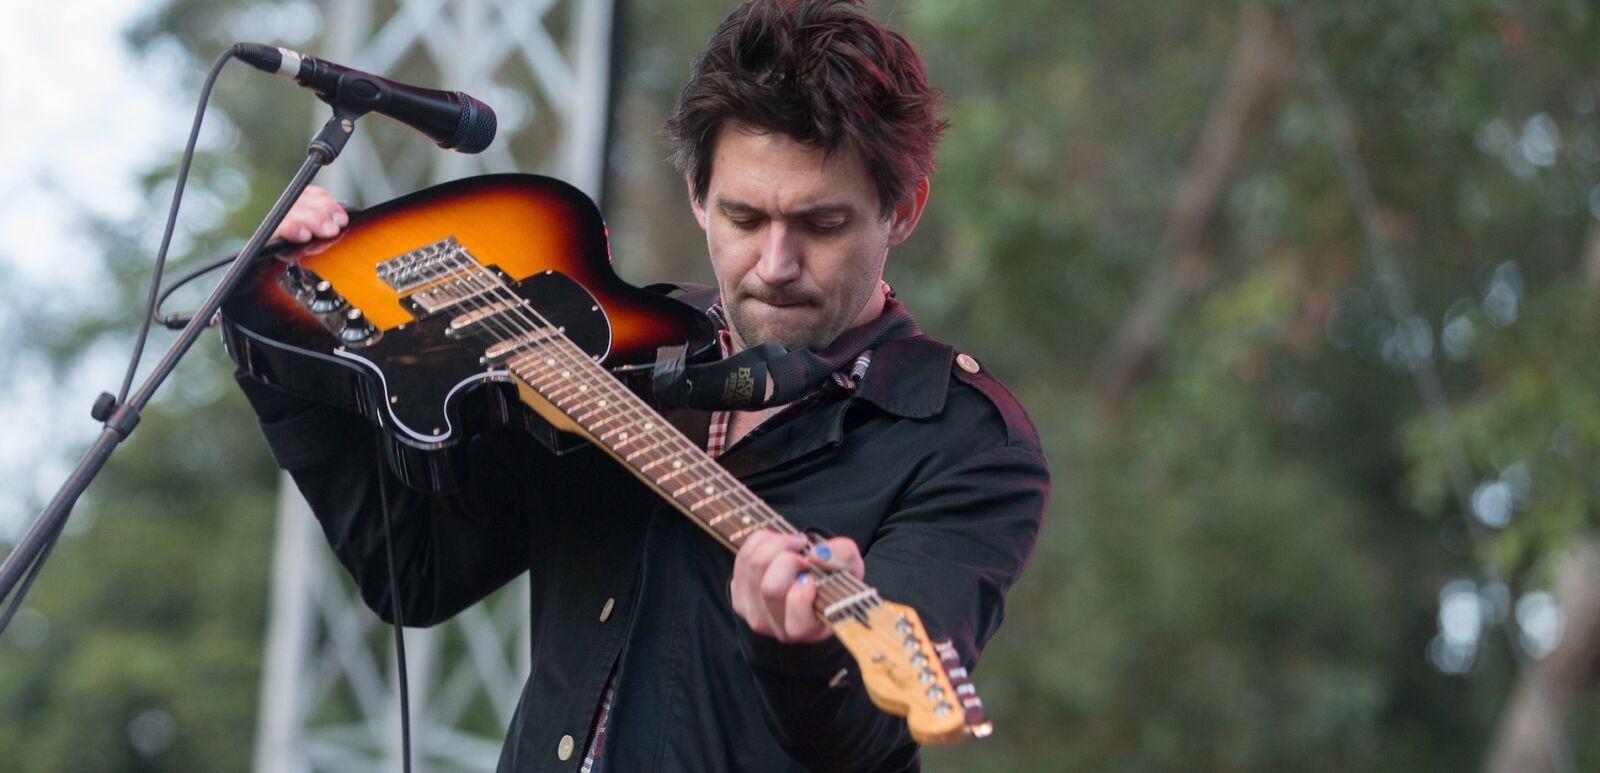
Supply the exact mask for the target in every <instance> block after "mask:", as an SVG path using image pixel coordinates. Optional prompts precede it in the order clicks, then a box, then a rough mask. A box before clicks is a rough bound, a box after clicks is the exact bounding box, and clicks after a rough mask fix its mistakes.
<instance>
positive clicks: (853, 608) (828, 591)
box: [435, 248, 881, 620]
mask: <svg viewBox="0 0 1600 773" xmlns="http://www.w3.org/2000/svg"><path fill="white" fill-rule="evenodd" d="M446 262H447V264H448V265H449V267H450V268H452V269H455V272H456V274H457V276H456V277H453V278H452V279H447V280H445V282H440V283H438V284H436V285H435V286H436V287H439V286H444V285H446V284H457V285H466V289H467V290H468V293H467V294H466V297H463V298H459V299H457V300H456V301H455V302H453V303H452V304H451V305H453V306H458V307H459V306H467V307H470V308H471V309H472V310H474V311H480V312H482V313H483V318H482V319H480V320H477V321H476V322H474V323H472V325H473V326H479V325H482V326H483V328H484V329H487V328H488V327H490V326H493V327H495V328H499V330H500V331H501V332H502V334H506V333H509V334H510V335H509V336H508V338H507V339H504V340H509V341H518V340H521V339H522V338H525V337H535V338H542V340H533V341H527V342H525V343H521V344H513V347H514V350H520V351H518V352H517V353H513V354H511V355H508V356H507V357H506V358H505V361H506V362H507V364H508V365H511V364H512V363H511V361H512V360H514V359H519V358H520V359H522V360H523V365H524V366H527V365H535V366H536V367H537V364H538V363H536V362H531V361H530V360H536V359H537V355H538V354H543V355H546V356H545V361H546V366H547V367H549V370H548V371H547V372H546V375H547V376H548V375H553V374H554V372H555V367H556V366H555V365H554V363H555V362H557V361H560V362H561V363H562V364H563V365H566V366H567V367H566V371H565V372H566V373H568V374H570V373H572V372H573V371H574V370H576V371H577V372H578V373H579V374H580V375H587V376H588V377H589V381H591V382H594V383H595V385H597V386H598V387H599V390H598V391H600V392H601V395H599V396H598V397H597V398H592V399H595V400H607V399H611V400H617V401H620V403H621V408H622V410H621V411H615V412H614V413H616V414H617V415H620V416H621V418H624V419H631V420H632V421H634V422H636V423H637V422H638V421H640V420H643V421H645V422H648V423H650V424H651V425H653V426H661V427H663V433H664V434H665V435H666V440H665V442H658V443H656V444H655V445H652V446H649V447H648V448H647V449H642V450H643V451H648V452H652V453H653V452H654V451H655V449H656V448H657V447H658V446H663V445H665V446H667V455H666V456H664V457H660V458H657V459H653V460H652V461H653V462H664V461H667V460H674V461H681V459H674V457H683V456H687V457H689V459H690V462H689V463H688V464H687V465H685V466H684V467H682V468H676V469H675V471H674V472H673V473H671V474H670V476H681V475H685V474H690V473H692V472H693V471H694V470H695V469H696V468H707V469H708V470H709V474H704V475H703V477H702V478H701V479H700V480H698V481H696V482H695V483H693V484H690V486H687V487H684V488H683V489H681V490H690V489H692V488H694V487H696V486H699V485H702V484H709V485H720V490H716V491H713V492H712V493H708V494H707V496H708V497H716V496H721V495H722V494H726V493H731V494H732V496H730V497H728V498H727V500H725V501H728V502H729V505H727V506H725V507H723V508H722V510H723V511H722V512H720V513H718V514H717V516H716V519H707V526H708V528H711V529H713V530H714V531H716V532H717V533H718V534H721V535H723V536H724V537H725V538H727V539H728V540H729V542H730V543H732V544H735V545H736V546H737V545H738V544H740V543H742V541H743V537H744V536H747V535H748V533H749V532H750V531H753V530H754V529H755V528H759V527H762V526H771V527H774V528H775V529H776V530H778V531H781V532H786V533H791V534H792V533H797V532H798V530H796V529H795V527H794V526H793V525H792V524H790V523H788V521H787V520H785V519H783V517H782V516H781V515H779V514H778V513H777V512H776V511H773V510H771V508H770V506H767V505H766V504H765V503H764V502H762V501H761V500H760V499H759V498H757V497H755V495H754V493H753V492H750V491H749V490H748V488H746V487H745V486H744V485H743V484H742V483H739V482H738V481H737V479H733V478H732V476H731V475H730V474H728V473H727V471H726V469H725V468H723V467H721V466H720V465H717V464H715V462H713V461H711V459H710V457H708V456H706V455H705V453H704V452H703V451H702V450H701V449H699V448H698V447H696V446H694V444H692V443H690V442H689V441H688V439H687V438H686V437H683V436H682V434H681V433H679V432H678V431H677V430H676V428H674V427H671V425H670V424H664V423H663V420H662V419H661V418H660V417H659V416H658V415H656V414H655V412H654V411H652V410H650V409H649V408H648V407H647V406H644V405H643V402H642V401H640V400H639V399H638V398H637V396H636V395H634V394H633V393H632V392H631V391H627V390H626V389H625V388H624V387H622V386H621V385H620V384H619V383H617V382H616V381H615V379H613V378H611V377H610V375H609V374H605V373H602V374H601V375H603V376H605V378H603V379H595V378H594V377H593V374H592V372H589V373H585V371H587V370H588V369H590V368H598V367H599V366H598V364H597V363H595V362H593V361H592V360H590V359H589V357H588V356H587V355H586V354H584V353H583V351H582V350H581V349H579V348H578V347H577V346H576V344H575V343H573V342H572V341H571V339H570V337H568V336H567V335H566V334H565V333H564V332H561V328H559V327H558V326H556V325H554V324H553V323H552V322H551V321H550V320H549V319H548V318H546V317H545V316H544V315H543V314H542V313H541V312H539V311H538V310H537V309H534V308H533V307H531V306H529V305H528V304H526V303H525V302H524V301H523V299H522V298H521V296H518V295H516V294H515V293H514V292H512V291H511V289H510V288H509V287H508V286H507V285H506V284H505V283H504V282H503V281H502V280H501V279H500V277H499V276H498V275H496V274H494V273H493V272H492V271H490V270H488V269H487V268H486V267H484V266H482V264H481V263H478V262H477V261H476V259H475V258H470V253H467V251H466V250H465V248H459V249H458V250H450V251H449V252H448V253H447V258H446ZM502 304H503V305H504V306H505V308H504V309H497V308H496V307H497V306H501V305H502ZM529 313H531V314H532V315H533V316H532V318H530V317H529V316H528V314H529ZM513 319H514V320H515V321H520V322H522V323H524V324H525V325H527V326H528V329H525V330H521V331H519V330H517V329H516V327H515V326H514V325H511V324H509V323H510V322H511V321H512V320H513ZM541 328H543V329H544V330H555V331H556V333H555V335H548V336H547V335H543V334H542V333H541ZM564 377H565V378H569V379H570V375H567V376H564ZM580 386H582V385H580ZM542 391H545V392H546V393H547V394H546V399H547V400H550V401H551V403H552V404H553V405H555V406H556V407H557V409H559V410H562V411H563V412H565V413H567V414H568V415H569V416H572V415H573V413H574V412H575V410H576V409H581V408H583V407H585V406H584V405H583V404H582V398H581V397H574V396H573V395H574V394H582V393H583V391H584V390H582V389H579V391H578V392H577V393H573V392H572V390H566V392H565V393H563V392H562V391H560V390H557V389H553V388H552V387H551V386H549V385H546V386H545V387H544V389H543V390H542ZM607 393H609V394H607ZM557 395H559V396H557ZM569 400H570V403H569V405H570V406H571V407H570V408H569V407H566V406H563V405H561V403H562V402H567V401H569ZM596 407H597V408H599V409H601V410H603V409H604V404H603V403H600V404H598V405H597V406H596ZM641 409H642V410H641ZM591 413H592V411H591ZM630 414H631V416H630ZM574 418H576V417H574ZM598 434H600V437H601V440H602V441H604V442H611V441H610V440H609V438H607V437H606V434H607V433H598ZM618 435H619V436H621V437H622V438H623V439H624V441H625V436H626V431H623V432H620V433H618ZM672 446H679V448H676V449H674V448H672ZM614 448H615V449H616V451H617V453H618V455H619V456H621V457H622V460H623V461H624V463H626V464H628V465H630V466H633V467H634V468H635V469H636V470H639V469H640V467H641V465H639V464H637V463H636V460H637V459H639V458H642V457H643V456H645V455H646V454H645V453H639V454H637V455H634V456H632V457H631V458H630V455H629V454H627V453H625V452H624V450H623V448H622V444H621V443H618V444H615V445H614ZM640 472H641V474H644V475H646V476H647V477H651V479H652V480H656V481H657V485H658V486H660V487H661V488H662V489H663V490H664V491H666V490H667V487H666V486H665V485H663V483H664V481H665V480H666V477H662V478H654V477H653V476H649V473H646V472H643V471H642V470H641V471H640ZM719 478H726V479H725V480H717V479H719ZM730 483H731V484H733V485H729V484H730ZM672 498H673V499H675V500H679V501H682V499H681V498H680V497H679V496H673V497H672ZM741 499H742V500H745V501H743V502H739V501H737V500H741ZM702 502H705V503H706V504H708V505H718V506H722V505H723V502H722V501H709V500H702ZM683 504H684V506H685V507H686V508H689V509H690V511H691V513H692V514H693V515H694V516H695V517H696V518H705V516H703V515H701V514H700V513H699V512H696V508H694V507H691V506H690V505H689V503H688V502H683ZM741 510H753V511H754V512H755V517H754V518H752V517H751V516H746V517H745V518H743V519H740V522H741V523H745V522H746V521H750V522H749V523H745V525H746V526H747V527H749V528H746V529H740V530H738V531H735V532H733V534H732V535H730V534H727V533H725V532H723V531H722V530H721V529H719V528H717V527H716V526H714V525H712V524H711V523H710V521H711V520H720V519H725V518H727V517H730V516H732V515H733V514H735V513H738V512H739V511H741ZM741 532H742V534H741ZM734 536H739V537H740V538H739V539H738V540H735V539H734ZM819 574H821V577H820V578H819V579H818V580H817V583H818V585H817V589H818V599H819V601H822V602H824V603H825V604H827V605H828V606H832V605H834V604H837V603H838V602H839V601H842V600H844V599H850V598H851V597H852V596H860V598H856V599H852V602H851V603H850V604H847V605H845V607H844V608H843V609H842V610H841V611H844V612H852V613H855V615H854V616H857V617H859V618H861V619H863V620H864V619H865V616H866V613H867V612H868V611H869V610H870V609H872V608H874V607H876V606H878V605H879V604H880V603H881V597H879V596H878V595H877V593H876V591H875V589H873V588H871V587H870V586H867V585H866V584H865V583H863V582H861V581H860V580H858V579H857V578H855V576H854V575H851V574H849V573H848V572H842V571H826V572H824V573H819ZM834 584H837V585H839V586H841V587H840V588H839V589H838V590H837V591H834V589H833V585H834ZM834 596H837V597H836V598H830V597H834Z"/></svg>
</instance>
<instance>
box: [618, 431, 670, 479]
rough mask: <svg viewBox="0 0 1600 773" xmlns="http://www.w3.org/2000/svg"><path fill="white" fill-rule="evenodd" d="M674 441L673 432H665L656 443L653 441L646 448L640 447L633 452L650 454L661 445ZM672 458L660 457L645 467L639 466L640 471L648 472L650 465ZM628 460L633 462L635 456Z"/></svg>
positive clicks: (635, 454) (635, 453) (638, 454)
mask: <svg viewBox="0 0 1600 773" xmlns="http://www.w3.org/2000/svg"><path fill="white" fill-rule="evenodd" d="M672 441H673V436H672V435H671V434H669V433H665V432H663V433H662V434H661V439H660V440H657V441H656V442H655V443H653V444H651V445H648V446H645V447H644V448H640V449H638V450H636V451H634V452H633V454H634V456H642V455H644V454H648V453H650V452H652V451H654V450H656V449H657V448H659V447H661V446H664V445H666V444H668V443H671V442H672ZM671 458H672V457H671V456H665V457H662V458H660V459H657V460H656V461H654V462H651V463H650V464H648V465H646V466H644V467H640V468H639V472H648V471H649V468H650V467H652V466H654V465H656V464H659V463H661V462H665V461H667V460H668V459H671ZM628 461H629V462H632V461H633V456H630V457H628Z"/></svg>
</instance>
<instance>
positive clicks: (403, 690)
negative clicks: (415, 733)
mask: <svg viewBox="0 0 1600 773" xmlns="http://www.w3.org/2000/svg"><path fill="white" fill-rule="evenodd" d="M377 471H378V506H379V508H380V509H381V510H382V511H383V550H384V552H385V553H387V554H388V557H389V614H390V616H391V617H392V618H394V658H395V666H396V668H397V669H398V670H399V672H400V685H399V689H400V754H401V757H400V759H401V761H402V764H403V765H404V769H405V773H411V688H410V686H409V685H408V684H407V682H406V637H405V621H404V619H403V618H402V617H401V614H400V581H399V579H398V577H397V575H398V572H397V571H396V570H395V563H394V526H393V524H391V522H390V521H389V462H388V460H387V459H385V458H384V454H383V437H382V436H379V437H378V464H377Z"/></svg>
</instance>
